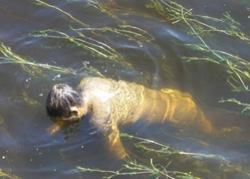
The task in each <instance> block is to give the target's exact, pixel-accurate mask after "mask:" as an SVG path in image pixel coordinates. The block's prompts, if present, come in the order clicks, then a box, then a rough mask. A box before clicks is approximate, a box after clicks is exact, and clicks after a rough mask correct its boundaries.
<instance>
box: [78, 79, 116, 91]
mask: <svg viewBox="0 0 250 179" xmlns="http://www.w3.org/2000/svg"><path fill="white" fill-rule="evenodd" d="M116 83H117V82H116V81H114V80H112V79H106V78H100V77H87V78H84V79H83V80H82V81H81V82H80V84H79V87H80V88H84V89H88V88H91V89H93V88H99V89H107V88H110V87H112V86H114V85H115V84H116Z"/></svg>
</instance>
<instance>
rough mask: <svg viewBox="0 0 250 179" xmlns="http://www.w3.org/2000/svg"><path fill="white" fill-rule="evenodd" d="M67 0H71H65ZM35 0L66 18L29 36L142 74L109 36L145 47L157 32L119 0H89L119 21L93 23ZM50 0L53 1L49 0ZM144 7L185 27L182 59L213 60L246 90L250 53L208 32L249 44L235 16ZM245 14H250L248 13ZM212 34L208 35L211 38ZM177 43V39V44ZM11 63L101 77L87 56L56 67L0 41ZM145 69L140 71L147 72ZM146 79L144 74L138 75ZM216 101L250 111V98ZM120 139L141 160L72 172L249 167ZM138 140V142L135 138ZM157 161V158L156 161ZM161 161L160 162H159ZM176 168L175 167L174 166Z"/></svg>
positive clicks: (166, 4)
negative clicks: (62, 24)
mask: <svg viewBox="0 0 250 179" xmlns="http://www.w3.org/2000/svg"><path fill="white" fill-rule="evenodd" d="M69 2H70V1H69ZM33 3H34V4H35V5H38V6H42V7H44V8H51V9H53V10H55V11H56V12H57V13H60V14H62V15H63V16H64V17H65V19H64V20H65V21H66V22H68V23H69V25H68V28H67V29H42V30H41V29H37V31H33V32H31V33H30V34H29V36H30V37H32V38H41V39H52V40H55V41H57V42H59V43H60V44H62V46H63V45H65V46H67V47H68V45H69V46H70V48H79V49H80V50H84V51H86V52H87V53H88V55H89V56H91V57H93V58H97V59H100V60H103V61H105V62H107V63H108V62H112V63H114V64H118V65H120V66H122V67H123V68H125V69H129V70H131V71H133V72H135V73H136V75H137V76H140V75H139V74H140V73H141V72H140V70H138V69H137V68H135V67H134V66H133V65H132V63H131V62H129V61H128V60H127V59H126V57H125V56H124V55H123V53H121V51H119V50H117V49H116V48H115V43H116V42H115V41H116V39H115V38H114V39H112V38H110V37H112V36H119V38H122V39H124V40H126V41H129V42H130V43H133V44H136V45H137V46H138V48H143V47H144V45H145V44H146V43H152V44H153V43H154V42H155V38H154V36H153V35H152V34H150V33H149V32H147V30H145V29H143V28H141V27H137V26H136V25H134V24H133V25H132V24H129V23H128V22H126V21H124V20H123V19H122V18H121V17H119V16H118V15H116V13H115V12H116V11H117V10H124V9H123V8H122V7H121V6H119V5H117V4H116V2H114V1H112V0H111V1H109V3H108V2H107V3H103V1H102V2H100V1H97V0H88V1H87V4H86V6H87V7H91V8H94V9H95V10H96V11H97V12H98V13H103V14H104V15H107V16H108V17H110V18H112V19H114V20H115V21H117V23H118V25H110V26H106V25H105V26H101V25H100V26H95V27H91V25H90V24H87V22H84V21H83V20H80V18H78V17H76V16H74V15H71V14H70V13H69V12H67V11H66V10H64V9H63V8H61V7H58V6H56V5H52V4H50V3H47V2H45V1H42V0H33ZM51 3H52V1H51ZM145 8H147V9H148V10H151V11H153V12H154V13H155V14H157V15H159V16H160V17H161V18H162V20H164V21H166V22H168V23H169V22H170V23H171V24H172V25H173V26H180V27H183V28H184V29H185V31H186V33H187V34H188V36H190V38H191V39H193V40H192V43H191V42H190V43H185V46H186V47H187V48H188V49H189V50H190V51H192V52H194V53H192V55H193V56H181V59H182V60H183V61H184V62H186V63H190V64H191V63H198V62H199V63H200V62H201V63H205V62H206V63H213V64H215V65H218V66H219V67H221V69H223V70H224V71H223V72H224V74H225V75H226V76H227V81H226V82H225V83H227V85H228V86H230V88H231V89H230V90H231V91H232V92H233V93H237V94H242V95H244V94H246V93H247V94H248V96H249V93H250V89H249V85H250V62H249V59H244V58H242V57H240V56H238V55H237V54H232V53H231V52H227V51H226V49H223V48H220V47H218V46H217V45H216V44H215V42H214V41H212V40H211V37H214V38H216V37H217V36H225V37H227V38H229V39H237V40H238V41H240V42H242V43H244V44H246V45H250V37H249V34H246V33H245V32H243V31H242V30H241V24H240V23H238V22H237V21H235V20H234V19H233V18H232V17H231V16H230V14H229V13H227V12H226V13H225V14H223V16H222V17H221V18H216V17H209V16H205V15H199V14H195V13H193V10H192V9H187V8H185V7H184V6H182V5H181V4H178V3H176V2H174V1H171V0H150V1H148V3H146V4H145ZM246 18H249V17H246ZM214 38H212V39H214ZM176 45H179V44H176ZM3 64H14V65H20V67H21V68H22V69H23V70H24V71H25V72H27V73H29V74H30V75H33V74H34V73H35V74H37V75H44V74H46V73H45V72H44V70H46V71H48V70H50V71H54V72H60V73H65V74H73V75H77V74H79V73H81V72H82V70H83V69H84V70H86V71H88V72H89V73H90V72H92V73H94V74H95V75H97V76H103V77H105V74H103V73H101V72H100V70H99V69H98V68H94V67H92V66H91V65H89V64H88V63H87V62H86V61H83V62H82V66H81V67H79V68H78V69H73V68H67V67H59V66H56V65H49V64H43V63H38V62H36V60H35V59H34V60H31V59H27V58H24V57H21V56H19V55H18V54H16V53H14V52H13V50H12V49H11V48H10V47H8V46H6V45H5V44H4V43H1V44H0V65H3ZM147 75H148V74H146V73H145V74H144V78H145V76H147ZM142 80H144V79H142ZM24 97H25V99H26V100H25V99H24V101H27V103H30V104H31V105H33V102H32V101H29V100H28V99H29V98H28V96H27V95H26V93H25V95H24ZM218 102H219V103H232V104H235V105H237V106H238V107H239V108H240V110H239V112H240V113H242V114H244V115H250V103H249V100H248V101H241V99H237V97H235V98H234V97H232V98H229V99H224V98H223V99H221V100H220V101H218ZM121 137H123V139H124V140H131V141H132V142H133V144H134V147H135V148H136V150H137V151H140V153H143V155H145V156H146V159H144V160H142V159H141V158H139V157H137V156H136V155H131V156H132V157H131V158H130V159H127V160H125V164H124V165H123V166H122V168H121V169H120V170H118V171H112V170H102V169H93V168H84V167H82V166H77V167H76V168H75V169H74V170H73V172H77V173H80V172H94V173H103V174H104V175H103V178H114V177H117V176H133V175H143V176H149V177H150V178H160V177H165V178H171V179H173V178H185V179H187V178H190V179H191V178H199V177H196V176H198V175H199V174H202V175H207V176H208V175H209V176H211V178H213V177H214V176H213V174H212V172H211V171H212V170H213V169H214V166H209V165H208V164H206V161H207V160H208V161H209V162H211V160H212V163H214V164H215V166H216V167H217V168H219V169H218V170H220V171H219V172H225V173H227V172H228V173H230V172H232V171H234V168H236V169H237V171H236V172H238V173H240V174H242V175H244V176H248V177H249V173H247V172H244V169H242V168H241V167H239V166H234V165H232V164H230V162H229V161H228V160H227V159H225V158H223V157H222V156H217V155H205V154H198V153H189V152H184V151H179V150H175V149H173V148H171V147H169V146H167V145H163V144H160V143H157V142H155V141H152V140H148V139H143V138H140V137H136V136H131V135H127V134H122V135H121ZM138 141H139V142H138ZM160 163H161V164H160ZM162 163H164V165H162ZM184 164H186V165H190V167H187V168H189V169H190V171H192V173H191V172H190V171H182V168H181V167H178V165H181V166H183V165H184ZM175 168H178V171H176V170H175ZM0 176H1V177H4V178H17V177H16V176H10V175H8V174H6V173H3V172H2V171H1V170H0Z"/></svg>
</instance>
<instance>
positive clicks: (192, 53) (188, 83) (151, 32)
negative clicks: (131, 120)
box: [0, 0, 250, 179]
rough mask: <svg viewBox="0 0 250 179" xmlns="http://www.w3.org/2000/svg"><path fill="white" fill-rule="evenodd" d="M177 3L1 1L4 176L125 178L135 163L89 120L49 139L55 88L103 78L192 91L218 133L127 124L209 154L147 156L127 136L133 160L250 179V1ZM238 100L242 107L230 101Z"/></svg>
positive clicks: (0, 156) (0, 159)
mask: <svg viewBox="0 0 250 179" xmlns="http://www.w3.org/2000/svg"><path fill="white" fill-rule="evenodd" d="M174 2H175V3H174ZM174 2H172V1H170V2H169V1H167V0H166V1H164V0H136V1H135V0H126V1H125V0H117V1H114V0H99V1H95V0H92V1H91V0H89V1H88V0H54V1H40V0H22V1H20V0H11V1H7V0H0V44H1V47H0V50H1V51H0V74H1V75H0V85H1V88H0V177H2V178H25V179H28V178H84V179H86V178H101V177H103V176H106V175H107V174H105V173H98V172H92V173H91V172H82V171H79V170H77V171H76V170H74V169H76V167H77V166H80V167H84V168H92V169H93V168H99V169H103V170H112V171H113V170H114V171H116V170H119V169H120V168H121V167H122V166H123V164H126V161H119V160H116V159H115V158H113V157H112V156H111V155H110V154H109V153H108V152H107V150H106V148H105V143H104V142H103V138H102V137H100V136H98V135H95V130H94V129H93V128H92V127H91V126H90V125H89V124H88V122H87V119H88V116H86V117H85V118H84V119H86V120H84V119H83V120H81V121H80V122H79V123H75V124H71V125H70V126H68V127H67V128H66V129H64V130H60V131H59V132H58V133H56V134H54V135H49V134H48V133H47V132H46V129H47V128H48V127H49V126H51V125H52V124H53V122H52V121H51V120H50V119H49V118H48V117H47V114H46V110H45V100H46V97H47V94H48V92H49V90H50V88H51V86H52V85H53V84H55V83H68V84H70V85H72V86H76V85H77V84H78V83H79V82H80V80H81V79H82V78H84V77H87V76H102V77H108V78H113V79H115V80H119V79H121V80H126V81H133V82H136V83H139V84H142V85H144V86H147V87H149V88H153V89H157V90H159V89H161V88H174V89H178V90H181V91H183V92H189V93H190V94H192V96H193V97H194V99H195V101H196V102H197V104H198V105H200V106H201V108H202V109H203V110H204V113H205V115H206V116H207V118H208V119H209V120H211V121H212V123H213V125H215V126H216V128H217V129H218V132H217V133H216V134H214V135H205V134H203V133H199V132H192V131H188V130H187V131H186V130H182V129H180V128H179V127H178V126H174V125H171V124H169V125H168V124H166V125H161V126H155V125H154V126H144V125H143V124H136V125H134V126H127V127H124V128H123V129H122V132H125V133H129V134H132V135H135V136H138V137H141V138H145V139H151V140H153V141H157V142H159V143H162V144H165V145H168V146H170V147H171V148H172V149H176V150H179V151H183V152H189V153H195V154H204V155H206V156H204V157H197V156H192V155H181V156H175V155H174V156H170V157H167V156H164V155H163V156H162V155H160V154H159V155H158V154H155V153H154V152H151V153H150V152H141V151H140V150H139V149H138V148H136V147H134V143H136V142H138V141H136V140H128V139H126V138H125V139H123V142H124V145H125V148H126V150H128V153H129V154H130V157H131V159H132V160H136V161H137V162H138V163H140V164H143V165H146V166H150V160H152V159H153V161H154V163H155V164H159V165H162V166H163V167H166V166H168V167H166V169H167V170H169V171H180V172H187V173H188V172H191V173H192V174H193V175H194V176H197V177H200V178H232V179H233V178H250V150H249V148H250V134H249V130H250V119H249V104H250V92H249V90H246V87H247V86H250V80H249V79H250V78H249V74H247V72H248V73H249V72H250V71H249V69H250V64H249V63H250V60H249V56H250V53H249V47H250V46H249V43H250V41H249V38H250V34H249V29H250V1H249V0H245V1H237V0H220V1H215V0H212V1H206V0H191V1H187V2H186V1H185V2H183V1H179V0H176V1H174ZM183 7H185V8H186V9H183V11H181V9H182V8H183ZM177 12H179V14H178V13H177ZM191 13H192V14H191ZM181 15H183V16H182V17H181ZM224 15H225V16H224ZM229 15H230V17H232V18H233V19H234V20H235V21H233V20H232V19H231V18H230V17H229ZM183 17H184V18H183ZM215 18H216V19H215ZM218 19H220V20H218ZM222 19H224V20H222ZM225 19H227V20H225ZM237 28H239V29H237ZM227 29H231V31H230V32H229V31H227ZM239 30H240V32H239ZM206 45H207V46H206ZM208 47H209V48H208ZM209 49H210V50H209ZM211 49H213V50H211ZM193 57H194V58H193ZM197 59H200V60H197ZM211 59H215V61H212V60H211ZM225 59H226V60H225ZM188 60H194V61H191V62H188ZM216 61H217V62H218V63H217V62H216ZM230 64H233V65H231V66H230ZM234 65H235V66H234ZM244 72H245V73H244ZM244 86H245V87H244ZM235 91H238V92H235ZM230 98H234V99H237V100H238V101H241V102H242V103H241V104H243V105H237V104H235V103H219V101H220V100H221V99H230ZM244 104H245V107H247V104H248V110H243V109H244ZM242 110H243V112H242ZM223 129H224V130H223ZM209 156H210V157H209ZM170 162H171V164H169V163H170ZM168 164H169V165H168ZM126 177H127V178H130V176H125V177H117V178H126ZM147 177H149V175H147V174H143V175H136V176H135V178H147ZM151 178H154V177H153V176H151ZM162 178H164V177H163V176H162Z"/></svg>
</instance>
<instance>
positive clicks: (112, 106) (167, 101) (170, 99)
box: [53, 77, 213, 158]
mask: <svg viewBox="0 0 250 179" xmlns="http://www.w3.org/2000/svg"><path fill="white" fill-rule="evenodd" d="M78 88H79V89H80V91H81V92H80V93H82V94H81V95H82V96H83V99H84V101H85V102H84V103H83V105H82V106H81V111H84V112H81V116H83V115H86V114H87V113H91V117H90V123H91V124H92V125H94V126H95V127H96V128H98V129H99V130H100V131H101V132H102V134H103V135H104V136H106V137H107V142H108V144H109V148H110V150H111V152H112V153H114V154H115V155H116V157H117V158H124V157H125V156H126V155H127V154H126V151H125V150H124V148H123V145H122V143H121V141H120V136H119V129H118V126H121V125H124V124H128V123H134V122H136V121H137V120H140V119H141V120H144V121H145V122H147V123H149V124H150V123H163V122H165V121H170V122H173V123H177V124H181V125H188V126H190V127H194V128H197V129H199V130H201V131H204V132H211V131H212V130H213V128H212V125H211V124H210V122H209V121H208V120H206V118H205V117H204V115H203V113H202V111H201V110H200V109H199V108H198V107H197V105H196V104H195V103H194V101H193V100H192V98H191V96H190V95H188V94H184V93H181V92H180V91H178V90H172V89H163V90H161V91H156V90H152V89H149V88H146V87H144V86H142V85H138V84H135V83H129V82H125V81H114V80H111V79H103V78H98V77H90V78H85V79H84V80H83V81H82V82H81V83H80V84H79V86H78ZM59 127H60V126H59ZM59 127H57V128H59ZM53 130H57V129H55V128H54V129H53Z"/></svg>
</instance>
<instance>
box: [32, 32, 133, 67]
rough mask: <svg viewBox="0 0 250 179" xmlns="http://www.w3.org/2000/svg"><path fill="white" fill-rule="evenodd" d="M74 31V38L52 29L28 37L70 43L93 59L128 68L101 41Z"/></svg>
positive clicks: (114, 52)
mask: <svg viewBox="0 0 250 179" xmlns="http://www.w3.org/2000/svg"><path fill="white" fill-rule="evenodd" d="M75 31H76V32H77V35H76V36H73V35H68V34H67V33H64V32H61V31H57V30H52V29H47V30H40V31H37V32H34V33H31V34H30V35H31V36H33V37H43V38H53V39H58V40H67V41H68V42H69V43H72V44H73V45H76V46H77V47H82V48H84V49H85V50H87V51H89V52H90V53H91V54H92V55H93V56H94V57H100V58H105V59H109V60H114V61H117V62H120V63H122V64H123V65H125V66H130V64H129V63H128V62H126V61H125V60H124V58H123V57H122V56H121V55H119V54H118V53H116V51H115V50H114V49H112V48H111V47H110V46H109V45H107V44H104V43H103V42H101V41H98V40H94V39H92V38H89V37H86V36H85V35H83V34H81V33H80V32H78V31H77V30H75Z"/></svg>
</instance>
